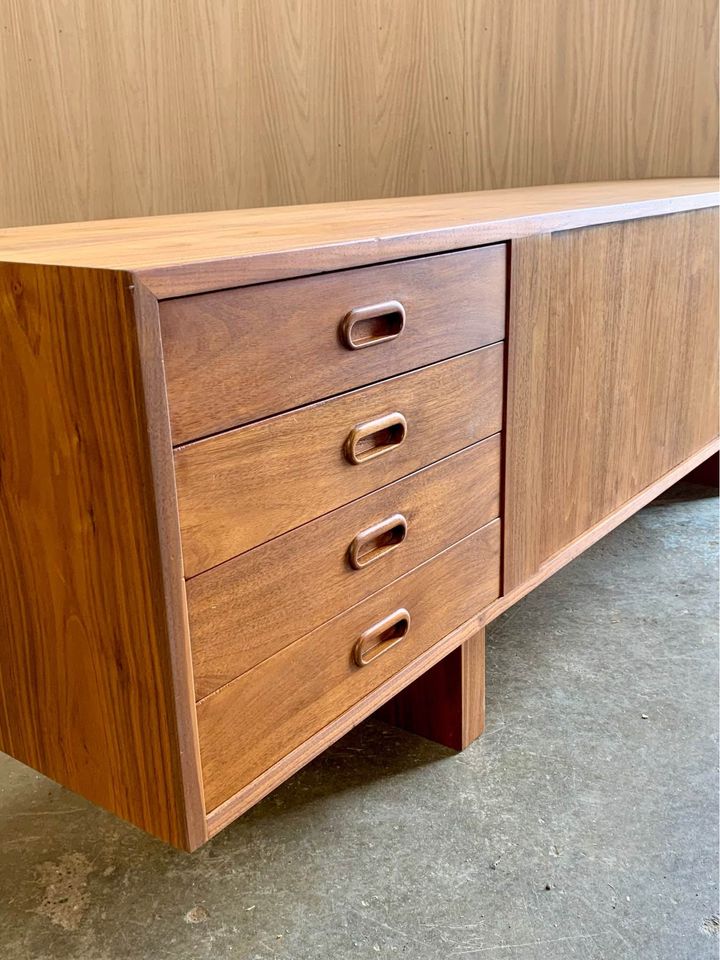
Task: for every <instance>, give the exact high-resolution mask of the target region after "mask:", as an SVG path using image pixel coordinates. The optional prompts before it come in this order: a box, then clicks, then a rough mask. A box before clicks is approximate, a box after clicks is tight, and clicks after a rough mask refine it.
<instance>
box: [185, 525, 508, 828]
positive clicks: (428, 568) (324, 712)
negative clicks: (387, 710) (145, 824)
mask: <svg viewBox="0 0 720 960" xmlns="http://www.w3.org/2000/svg"><path fill="white" fill-rule="evenodd" d="M499 587H500V521H499V520H493V521H492V523H490V524H488V525H487V526H485V527H483V528H482V529H481V530H479V531H478V532H476V533H474V534H472V535H471V536H469V537H466V538H465V539H464V540H462V541H460V543H457V544H455V546H453V547H450V548H449V549H448V550H446V551H445V552H444V553H441V554H440V555H438V556H436V557H434V558H433V559H432V560H429V561H428V562H427V563H425V564H423V565H422V566H420V567H417V568H416V569H415V570H413V571H412V572H411V573H408V574H406V576H404V577H401V578H400V579H399V580H396V581H395V582H394V583H392V584H390V585H389V586H387V587H385V588H384V589H383V590H380V591H379V592H378V593H375V594H373V595H372V596H371V597H369V598H368V599H367V600H364V601H362V603H359V604H357V605H356V606H354V607H352V608H351V609H350V610H348V611H346V612H345V613H343V614H341V615H340V616H339V617H336V618H335V619H334V620H331V621H329V622H328V623H326V624H324V625H323V626H321V627H318V629H317V630H314V631H313V632H312V633H309V634H307V636H305V637H303V638H302V639H301V640H298V641H296V642H295V643H292V644H291V645H290V646H289V647H285V648H284V649H283V650H281V651H280V652H279V653H276V654H275V656H273V657H270V658H269V659H268V660H265V661H264V662H263V663H261V664H260V665H259V666H258V667H255V668H254V669H252V670H249V671H248V672H247V673H244V674H243V675H242V676H241V677H238V678H237V679H236V680H233V681H232V683H229V684H227V685H226V686H224V687H223V688H222V689H221V690H218V691H217V692H216V693H213V694H211V695H210V696H209V697H207V698H206V699H205V700H202V701H201V702H200V703H199V704H198V706H197V713H198V725H199V736H200V753H201V761H202V770H203V782H204V789H205V801H206V806H207V809H208V811H211V810H213V809H214V808H215V807H217V806H218V805H219V804H220V803H222V802H223V801H224V800H227V799H228V797H230V796H232V795H233V794H234V793H236V792H237V791H238V790H240V789H241V788H242V787H244V786H246V785H247V784H248V783H250V782H251V781H252V780H254V779H255V778H256V777H257V776H259V775H260V774H261V773H262V772H263V771H265V770H267V769H268V768H269V767H271V766H272V765H273V764H274V763H276V762H277V761H278V760H280V759H282V757H283V756H285V755H286V754H288V753H290V751H291V750H293V749H294V748H295V747H297V746H299V745H300V744H301V743H303V742H304V741H305V740H307V739H308V738H309V737H311V736H312V735H313V734H314V733H316V732H317V731H318V730H321V729H322V728H323V727H324V726H325V725H326V724H328V723H330V722H331V721H332V720H334V719H335V718H336V717H338V716H340V714H342V713H343V712H344V711H345V710H347V709H348V708H349V707H351V706H352V705H353V704H354V703H356V702H357V701H358V700H360V699H361V698H362V697H363V696H365V695H366V694H367V693H370V691H371V690H373V689H374V688H375V687H377V686H379V685H380V684H381V683H382V682H383V681H385V680H387V679H388V678H389V677H391V676H393V675H394V674H395V673H397V672H398V671H399V670H401V669H402V668H403V667H404V666H405V665H406V664H408V663H410V662H411V661H412V660H414V659H415V658H416V657H418V656H420V655H421V654H422V653H423V652H424V651H425V650H427V649H428V648H429V647H431V646H432V645H433V644H434V643H436V642H437V641H438V640H441V639H442V638H443V637H444V636H445V635H446V634H448V633H450V631H451V630H454V629H455V628H456V627H458V626H460V625H461V624H462V623H464V622H465V621H466V620H468V619H470V617H472V616H474V615H475V614H476V613H478V612H479V611H480V610H482V609H483V608H484V607H486V606H488V605H489V604H490V603H492V601H493V600H495V599H496V598H497V597H498V595H499ZM398 611H406V613H407V615H408V616H409V629H408V630H407V633H406V635H405V636H402V634H403V631H404V628H405V620H404V618H405V614H398V619H399V622H398V623H396V624H395V625H393V624H392V623H388V624H387V627H386V629H385V631H384V637H386V638H387V639H386V640H385V642H384V643H381V644H380V645H379V646H376V647H375V648H374V649H373V643H375V642H376V639H377V638H375V637H373V636H366V637H365V640H364V641H362V638H363V635H367V634H368V632H369V631H371V630H372V628H373V627H375V626H376V625H377V624H379V623H382V622H383V621H384V620H386V618H389V617H390V618H392V615H393V614H396V613H398ZM381 639H382V637H381ZM393 640H397V642H396V643H394V644H393ZM361 641H362V642H363V646H362V649H361V651H360V652H361V653H362V654H363V656H364V657H365V658H366V659H369V661H370V662H368V663H367V664H366V665H364V666H358V665H357V661H356V657H357V656H358V643H359V642H361ZM378 653H379V655H377V654H378ZM371 657H374V659H370V658H371Z"/></svg>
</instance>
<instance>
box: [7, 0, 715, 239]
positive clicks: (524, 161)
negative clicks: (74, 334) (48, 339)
mask: <svg viewBox="0 0 720 960" xmlns="http://www.w3.org/2000/svg"><path fill="white" fill-rule="evenodd" d="M716 61H717V2H716V0H633V2H628V0H603V2H598V0H103V2H100V0H63V2H57V0H32V2H27V0H0V91H1V94H0V95H1V96H2V106H3V109H2V111H1V112H0V160H1V161H2V177H1V178H0V225H5V226H9V225H19V224H29V223H43V222H55V221H65V220H84V219H94V218H103V217H118V216H133V215H143V214H152V213H172V212H185V211H193V210H207V209H219V208H230V207H243V206H259V205H274V204H285V203H305V202H315V201H323V200H340V199H357V198H363V197H379V196H393V195H404V194H419V193H444V192H451V191H457V190H476V189H483V188H492V187H503V186H517V185H523V184H534V183H549V182H567V181H578V180H596V179H624V178H633V177H659V176H703V175H712V174H713V173H714V172H715V171H716V169H717V162H718V157H717V140H718V121H717V101H718V97H717V73H716Z"/></svg>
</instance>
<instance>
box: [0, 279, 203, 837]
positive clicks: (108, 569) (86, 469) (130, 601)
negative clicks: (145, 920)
mask: <svg viewBox="0 0 720 960" xmlns="http://www.w3.org/2000/svg"><path fill="white" fill-rule="evenodd" d="M130 289H131V288H130V283H129V277H127V276H126V275H123V274H111V273H104V272H98V271H85V270H73V271H70V270H67V269H63V268H52V267H50V268H37V267H27V266H15V265H7V264H6V265H2V266H1V267H0V294H1V296H2V316H3V322H2V324H1V325H0V365H1V366H2V370H3V375H2V377H0V467H1V472H0V538H1V539H2V544H3V547H2V550H1V551H0V635H1V636H2V643H0V749H2V750H4V751H5V752H7V753H10V754H12V756H14V757H16V758H17V759H19V760H22V761H23V762H24V763H27V764H29V765H30V766H32V767H34V768H35V769H37V770H40V771H41V772H42V773H44V774H46V775H47V776H49V777H51V778H52V779H54V780H57V781H58V782H59V783H62V784H64V785H65V786H67V787H69V788H70V789H72V790H76V791H77V792H78V793H81V794H82V795H83V796H85V797H87V798H88V799H90V800H92V801H93V802H95V803H99V804H101V805H102V806H104V807H106V808H108V809H110V810H112V811H114V812H115V813H117V814H119V815H120V816H122V817H124V818H126V819H127V820H130V821H131V822H133V823H135V824H137V825H138V826H140V827H142V828H143V829H145V830H147V831H149V832H150V833H154V834H156V835H157V836H160V837H162V838H163V839H165V840H167V841H169V842H171V843H174V844H175V845H177V846H181V847H190V848H191V847H194V846H197V845H198V844H199V843H200V842H202V840H203V839H204V837H205V824H204V814H203V808H202V796H201V794H200V792H199V777H198V768H197V754H196V742H197V734H196V732H195V728H194V713H193V712H192V700H188V693H189V692H190V691H191V683H190V671H189V669H188V663H187V659H188V651H187V649H185V648H184V646H183V644H184V640H185V637H184V635H183V633H182V631H181V632H180V633H179V634H177V633H175V632H174V630H173V632H172V633H171V629H173V628H177V625H178V623H179V622H180V623H181V622H182V620H183V617H184V609H183V608H182V606H180V608H179V609H177V608H176V609H172V610H171V609H170V605H172V604H175V605H176V606H177V604H178V597H177V590H180V591H182V579H181V576H182V574H181V570H180V567H179V563H178V562H177V561H178V558H177V554H175V565H174V566H173V557H172V556H167V555H166V556H165V557H163V556H162V551H168V550H169V549H170V543H171V541H163V542H162V543H161V536H163V528H164V526H165V524H166V523H169V522H173V523H174V525H175V528H176V530H175V534H174V536H175V539H176V540H177V536H178V535H177V516H176V514H175V515H174V516H172V517H171V515H170V509H171V504H172V501H168V502H167V503H164V504H162V505H160V511H161V512H160V514H158V512H157V506H156V502H155V492H156V491H157V493H158V494H160V493H162V492H164V493H165V494H167V493H168V491H167V489H166V487H165V486H164V480H163V478H162V477H158V476H156V475H155V474H154V471H153V464H154V463H155V464H157V463H158V461H159V458H162V457H164V460H165V463H166V465H167V466H168V467H170V468H171V456H172V451H171V447H170V441H169V428H168V423H167V409H166V407H163V406H162V405H160V406H158V407H155V408H154V409H153V410H152V411H151V413H150V419H149V420H148V418H147V417H146V415H145V400H146V398H148V399H149V398H150V397H152V396H156V393H154V391H155V390H156V388H157V385H158V383H159V384H160V386H161V385H162V374H161V368H160V367H159V366H157V365H155V366H154V364H153V360H154V359H155V360H156V361H159V350H158V347H159V330H158V327H157V316H155V318H154V322H155V332H154V334H153V332H152V329H151V326H152V322H153V317H152V316H151V315H148V316H147V317H146V318H145V320H144V321H143V323H146V324H148V325H149V326H146V327H145V328H144V329H142V330H141V331H140V333H139V336H138V332H137V331H136V325H135V317H134V314H133V302H132V298H131V292H130ZM153 367H154V372H153ZM153 377H154V379H153ZM163 413H164V416H165V424H164V434H163V425H162V416H163ZM149 436H150V437H151V438H152V443H153V444H158V446H156V447H155V449H154V450H151V449H150V447H149V443H148V437H149ZM163 436H164V443H165V446H164V447H163V446H160V445H159V444H160V443H161V441H162V439H163ZM165 479H167V472H166V474H165ZM156 484H157V486H156ZM170 590H175V591H176V593H175V594H174V595H171V594H170ZM171 625H172V626H171ZM194 751H195V768H194V770H193V756H194Z"/></svg>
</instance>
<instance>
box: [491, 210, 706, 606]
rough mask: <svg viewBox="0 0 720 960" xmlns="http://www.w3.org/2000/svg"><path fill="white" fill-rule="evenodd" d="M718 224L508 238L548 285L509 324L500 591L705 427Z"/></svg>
mask: <svg viewBox="0 0 720 960" xmlns="http://www.w3.org/2000/svg"><path fill="white" fill-rule="evenodd" d="M717 229H718V216H717V211H702V212H697V213H692V214H677V215H673V216H669V217H657V218H652V219H648V220H642V221H634V222H632V223H624V224H614V225H611V226H603V227H594V228H592V229H588V230H578V231H568V232H566V233H559V234H553V235H552V238H551V240H550V249H549V254H548V250H547V246H546V242H545V241H542V242H540V241H538V240H533V241H532V242H528V243H525V244H523V245H522V246H521V247H520V248H519V249H520V257H521V262H526V263H530V264H531V265H532V266H533V269H535V268H536V267H537V268H539V269H540V270H542V276H543V277H544V283H545V284H549V285H550V294H549V297H548V298H547V302H546V301H545V300H544V299H541V300H539V301H538V300H535V301H533V300H532V299H529V300H528V299H525V300H524V301H523V300H522V299H521V300H520V302H521V303H522V302H524V303H525V304H526V308H527V309H530V310H536V313H535V315H534V316H533V319H532V323H533V326H534V331H533V332H532V333H531V334H530V335H527V334H526V333H525V332H524V331H523V329H522V328H519V329H518V332H517V339H516V341H515V344H514V346H513V345H512V344H513V335H514V332H513V328H512V327H511V329H510V331H509V341H510V346H509V354H508V355H509V360H510V363H511V365H512V367H513V369H511V370H510V371H509V376H508V383H509V388H510V393H509V395H508V409H509V411H510V414H509V416H510V422H509V424H508V433H507V480H506V506H505V518H506V541H505V590H506V591H509V590H512V589H513V588H515V587H516V586H518V585H519V583H520V582H521V581H522V579H523V578H524V577H527V576H528V575H530V574H531V573H532V572H533V568H534V569H537V566H538V564H541V563H542V562H543V561H545V560H546V559H548V558H550V557H552V556H553V555H554V554H556V553H557V552H558V551H560V550H561V549H562V548H564V547H565V546H566V545H568V544H570V543H571V542H572V541H574V540H575V539H576V538H577V537H579V536H580V535H581V534H582V533H583V532H584V531H586V530H588V529H589V528H592V527H593V526H594V525H596V524H598V523H599V522H600V521H601V520H602V519H603V518H604V517H606V516H608V515H609V514H611V513H612V512H613V511H614V510H616V509H618V508H619V507H621V505H622V504H623V503H624V502H626V501H629V500H630V499H631V498H632V497H634V496H635V495H636V494H638V493H639V492H640V491H642V490H643V489H644V488H645V487H649V486H650V485H651V484H652V483H653V482H654V481H656V480H658V479H659V478H660V477H661V476H663V474H665V473H667V472H668V471H669V470H671V469H672V468H673V467H675V466H676V465H677V464H679V463H681V462H682V461H684V460H687V459H688V458H689V457H691V456H692V455H693V454H695V453H697V451H698V450H700V449H701V448H702V447H704V446H705V445H706V444H708V443H710V442H711V441H712V440H713V439H714V438H715V437H717V435H718V371H717V357H718V323H717V315H718V278H717V263H718V234H717ZM548 256H549V258H550V260H549V261H548V259H547V257H548ZM523 258H524V260H523ZM549 264H551V266H549ZM548 273H549V276H548ZM523 286H524V284H523ZM520 295H521V297H522V296H524V294H523V293H522V291H521V294H520ZM527 322H528V316H527V312H525V313H522V314H518V315H517V323H518V325H520V324H526V323H527ZM528 392H529V394H530V395H536V396H537V398H538V402H537V403H536V404H535V405H534V407H532V408H529V407H528V405H527V403H526V402H525V400H524V398H526V397H527V396H528ZM516 403H517V404H519V407H518V410H519V411H522V413H521V414H519V415H521V416H527V417H529V420H528V422H527V427H526V428H525V429H522V430H519V431H518V432H517V433H515V431H514V430H513V416H514V414H513V413H512V411H513V409H514V405H515V404H516ZM534 431H537V436H538V437H539V438H540V439H539V440H533V441H532V442H530V443H529V444H528V443H527V442H526V441H527V438H528V436H530V437H532V434H533V432H534ZM528 542H531V543H532V542H536V544H537V546H536V547H535V548H532V549H528V547H527V544H528Z"/></svg>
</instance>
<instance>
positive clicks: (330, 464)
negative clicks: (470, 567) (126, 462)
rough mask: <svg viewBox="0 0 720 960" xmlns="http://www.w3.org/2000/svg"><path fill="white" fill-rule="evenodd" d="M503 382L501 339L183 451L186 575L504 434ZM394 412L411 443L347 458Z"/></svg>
mask: <svg viewBox="0 0 720 960" xmlns="http://www.w3.org/2000/svg"><path fill="white" fill-rule="evenodd" d="M502 378H503V347H502V344H496V345H494V346H491V347H484V348H482V349H481V350H476V351H474V352H472V353H469V354H466V355H464V356H462V357H456V358H454V359H452V360H444V361H442V362H441V363H436V364H433V365H432V366H429V367H425V368H424V369H423V370H418V371H415V372H413V373H406V374H403V375H401V376H399V377H393V378H392V379H390V380H386V381H384V382H383V383H380V384H376V385H375V386H371V387H364V388H363V389H361V390H355V391H353V392H351V393H348V394H345V395H343V396H341V397H336V398H334V399H332V400H324V401H322V402H320V403H316V404H312V405H311V406H309V407H303V408H301V409H300V410H297V411H294V412H290V413H285V414H281V415H280V416H277V417H271V418H270V419H269V420H263V421H260V422H259V423H256V424H251V425H250V426H246V427H240V428H239V429H237V430H231V431H229V432H227V433H224V434H220V435H219V436H216V437H211V438H210V439H208V440H201V441H198V442H196V443H191V444H189V445H188V446H186V447H180V448H178V449H177V450H176V451H175V469H176V477H177V489H178V503H179V508H180V527H181V531H182V537H183V557H184V563H185V576H186V577H190V576H193V575H195V574H197V573H200V572H201V571H202V570H206V569H208V568H209V567H212V566H215V565H217V564H219V563H222V562H223V561H224V560H228V559H230V558H231V557H234V556H237V555H238V554H240V553H242V552H243V551H245V550H249V549H250V548H252V547H254V546H257V545H258V544H259V543H263V542H265V541H266V540H269V539H271V538H272V537H275V536H279V535H280V534H282V533H285V532H286V531H288V530H291V529H292V528H294V527H297V526H299V525H300V524H301V523H305V522H307V521H308V520H314V519H315V518H316V517H319V516H321V515H322V514H324V513H327V512H328V511H330V510H334V509H335V508H336V507H339V506H342V505H343V504H345V503H348V502H350V501H351V500H356V499H357V498H358V497H361V496H363V495H364V494H366V493H369V492H370V491H371V490H376V489H377V488H379V487H381V486H383V485H384V484H386V483H390V482H391V481H393V480H397V479H399V478H400V477H403V476H406V475H407V474H409V473H412V472H413V471H414V470H418V469H420V468H421V467H424V466H426V465H427V464H428V463H432V462H434V461H435V460H440V459H441V458H442V457H445V456H448V455H449V454H450V453H454V452H455V451H457V450H460V449H462V448H463V447H466V446H469V445H470V444H472V443H475V442H477V441H478V440H482V439H484V438H485V437H488V436H490V435H491V434H493V433H497V432H498V431H499V429H500V426H501V420H502V399H503V398H502ZM395 411H398V412H400V413H402V414H403V415H404V416H405V417H406V419H407V424H408V429H407V437H406V439H405V441H404V442H403V443H402V444H401V445H400V446H398V447H396V448H395V449H393V450H391V451H390V452H389V453H387V454H385V455H384V456H382V457H379V458H377V459H376V460H372V461H368V462H366V463H362V464H359V465H353V464H350V463H348V461H347V459H346V458H345V456H344V454H343V445H344V443H345V440H346V438H347V436H348V434H349V433H350V431H351V430H352V429H353V427H354V426H355V425H356V424H359V423H362V422H364V421H367V420H372V419H374V418H376V417H381V416H383V415H384V414H386V413H389V412H395Z"/></svg>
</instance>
